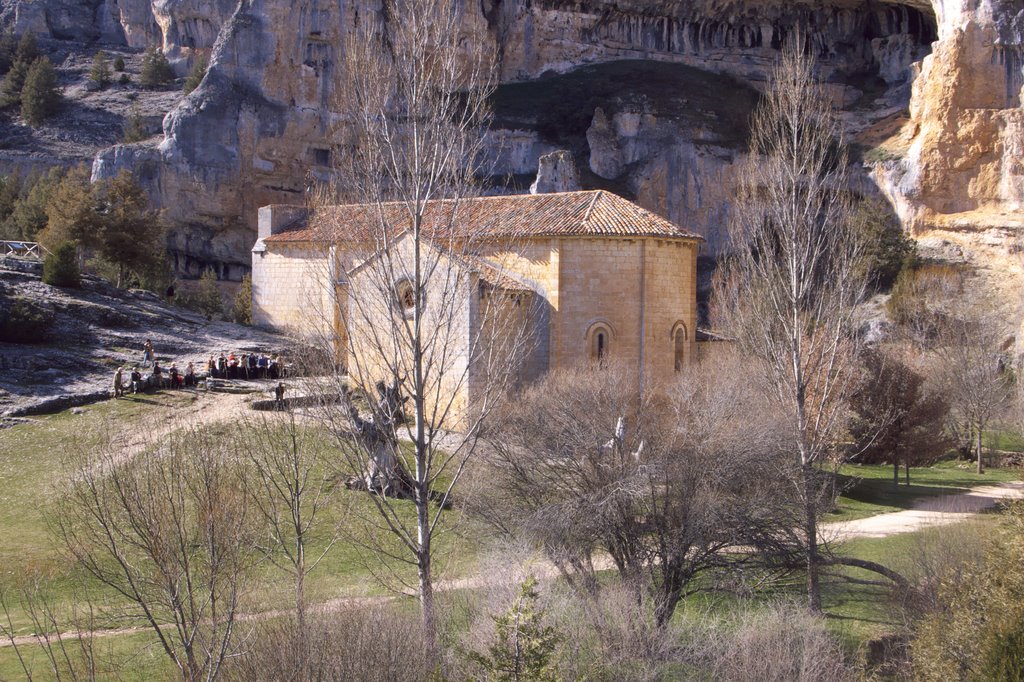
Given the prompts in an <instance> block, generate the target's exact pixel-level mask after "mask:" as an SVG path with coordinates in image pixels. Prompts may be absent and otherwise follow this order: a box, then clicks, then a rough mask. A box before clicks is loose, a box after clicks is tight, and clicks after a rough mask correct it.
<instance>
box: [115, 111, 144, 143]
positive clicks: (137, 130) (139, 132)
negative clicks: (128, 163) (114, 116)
mask: <svg viewBox="0 0 1024 682" xmlns="http://www.w3.org/2000/svg"><path fill="white" fill-rule="evenodd" d="M147 137H148V135H146V126H145V125H144V124H143V122H142V114H141V113H140V112H139V105H138V104H137V103H135V102H133V103H132V109H131V112H130V113H129V114H128V118H127V119H126V120H125V123H124V132H123V133H122V134H121V142H124V143H125V144H131V143H133V142H141V141H142V140H145V139H146V138H147Z"/></svg>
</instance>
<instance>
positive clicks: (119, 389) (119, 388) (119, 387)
mask: <svg viewBox="0 0 1024 682" xmlns="http://www.w3.org/2000/svg"><path fill="white" fill-rule="evenodd" d="M121 369H122V368H120V367H118V368H117V371H116V372H114V398H120V397H121V396H123V395H124V385H123V384H122V383H121V379H122V374H121Z"/></svg>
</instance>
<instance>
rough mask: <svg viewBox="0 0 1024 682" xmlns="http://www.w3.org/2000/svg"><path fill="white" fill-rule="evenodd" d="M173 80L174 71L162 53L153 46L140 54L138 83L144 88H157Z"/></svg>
mask: <svg viewBox="0 0 1024 682" xmlns="http://www.w3.org/2000/svg"><path fill="white" fill-rule="evenodd" d="M172 80H174V71H173V70H172V69H171V63H170V62H168V61H167V57H165V56H164V53H163V52H161V51H160V50H158V49H156V48H155V47H151V48H149V49H148V50H146V54H144V55H143V56H142V69H141V70H140V71H139V85H141V86H142V87H144V88H157V87H160V86H161V85H166V84H167V83H170V82H171V81H172Z"/></svg>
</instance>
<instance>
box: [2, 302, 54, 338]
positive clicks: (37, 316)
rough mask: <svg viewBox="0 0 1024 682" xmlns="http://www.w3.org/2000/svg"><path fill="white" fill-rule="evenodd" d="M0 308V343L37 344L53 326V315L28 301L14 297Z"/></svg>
mask: <svg viewBox="0 0 1024 682" xmlns="http://www.w3.org/2000/svg"><path fill="white" fill-rule="evenodd" d="M5 303H6V306H5V307H3V308H0V341H7V342H8V343H38V342H40V341H42V340H44V339H45V338H46V336H47V334H48V333H49V331H50V326H51V325H52V324H53V313H51V312H50V311H49V310H48V309H47V308H45V307H43V306H41V305H39V304H38V303H36V302H35V301H32V300H30V299H27V298H24V297H21V296H16V297H14V298H13V299H9V300H8V301H5Z"/></svg>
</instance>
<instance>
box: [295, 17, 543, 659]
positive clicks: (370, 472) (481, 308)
mask: <svg viewBox="0 0 1024 682" xmlns="http://www.w3.org/2000/svg"><path fill="white" fill-rule="evenodd" d="M463 7H464V6H463V4H462V3H460V2H456V1H455V0H441V1H440V2H435V1H433V0H385V2H384V3H383V8H382V11H381V12H380V13H379V14H376V15H370V16H365V17H363V20H362V22H361V24H360V27H359V29H358V30H357V32H356V35H354V36H352V37H351V40H350V42H349V45H348V46H347V48H346V62H345V64H344V70H345V71H344V74H343V78H342V81H343V87H342V89H341V92H340V95H339V103H340V104H339V110H340V111H341V112H342V114H341V121H342V123H341V126H340V128H339V131H338V133H337V136H336V139H337V143H338V144H337V146H338V148H339V151H340V153H339V154H337V155H336V156H337V159H338V168H337V169H336V170H337V173H336V175H337V177H338V179H339V183H338V185H337V186H336V187H334V188H333V189H334V191H332V192H326V193H324V195H323V196H328V197H329V198H330V200H331V201H343V202H349V203H352V202H355V203H356V204H357V206H356V207H355V208H352V210H349V211H347V212H345V214H344V216H343V217H341V218H338V214H337V212H335V211H333V210H332V209H331V208H330V207H326V206H318V207H315V208H314V210H313V211H312V213H313V218H312V219H313V220H315V221H318V223H319V224H320V225H323V226H325V227H326V228H328V229H334V230H335V233H336V234H338V235H342V236H340V237H339V239H338V244H337V246H336V247H335V250H334V252H333V260H332V262H331V272H329V273H326V274H327V276H328V278H329V279H328V280H327V281H328V283H329V284H328V286H330V287H331V289H332V290H333V289H334V287H335V286H336V285H337V287H338V290H339V293H338V297H339V302H338V309H339V317H340V318H341V319H340V323H339V324H334V323H332V322H331V321H330V320H328V324H326V325H324V326H325V328H328V329H331V330H332V331H334V332H336V333H337V334H338V336H337V337H335V338H334V339H332V340H331V341H332V342H334V343H337V344H338V345H339V346H340V351H341V352H340V353H339V355H341V356H343V357H342V364H343V365H344V370H345V371H346V372H347V377H342V376H341V375H338V376H336V377H335V383H333V385H331V386H329V387H327V386H325V385H324V384H323V383H322V382H321V383H320V384H319V385H318V387H317V388H316V389H315V390H318V391H321V392H323V391H326V392H328V393H331V394H338V395H341V396H349V397H350V398H351V397H352V394H350V393H349V392H348V389H349V388H350V387H351V388H353V389H355V395H358V394H359V393H360V392H361V393H364V394H368V395H370V396H373V392H374V389H373V387H374V386H379V387H380V391H381V393H382V395H381V399H380V400H377V398H376V397H371V398H370V399H369V400H368V403H367V404H362V403H360V402H359V401H358V399H355V398H353V399H351V400H349V401H347V404H344V405H342V407H341V409H338V408H337V407H336V406H327V407H324V409H322V410H321V411H320V416H321V418H322V419H323V420H324V421H325V423H326V424H328V425H329V427H330V428H331V430H332V432H333V433H334V434H335V435H336V436H337V442H338V445H339V447H340V449H341V451H342V454H343V456H344V460H345V462H346V464H347V466H348V468H349V469H350V471H351V473H352V475H353V477H354V478H355V479H357V480H358V481H362V484H361V485H362V486H363V487H365V488H368V489H370V490H371V491H372V492H373V493H374V494H373V495H372V496H371V497H372V499H373V503H374V513H373V514H372V515H371V516H368V517H366V518H364V521H365V528H366V529H367V530H368V531H369V532H368V533H367V534H366V535H365V537H366V538H367V539H368V540H369V541H368V543H367V544H368V546H369V547H370V548H371V549H373V551H374V553H375V556H376V557H378V558H379V559H381V560H383V561H384V562H385V563H393V562H399V563H404V564H408V565H411V566H413V567H415V570H416V573H417V580H416V585H415V589H416V591H417V593H418V595H419V599H420V604H421V611H422V617H423V622H424V630H425V631H426V633H427V639H428V646H431V647H433V636H434V630H435V628H434V596H433V593H434V587H433V585H434V575H433V573H434V563H433V560H432V557H433V553H434V543H435V537H436V535H437V534H438V533H439V532H440V531H441V529H442V520H443V514H442V510H443V509H444V508H446V507H448V506H449V505H450V502H451V497H452V494H453V491H454V490H455V488H456V486H457V485H458V483H459V480H460V478H461V477H462V473H463V471H464V469H465V466H466V463H467V461H468V460H469V458H470V457H471V456H472V454H473V452H474V450H475V445H476V441H477V438H478V436H479V433H480V430H481V428H482V425H483V423H484V420H485V418H486V416H487V414H488V413H489V412H490V411H491V410H492V409H493V406H494V404H495V402H496V401H497V400H498V399H499V398H500V396H501V395H502V393H503V387H504V386H506V385H507V383H508V382H509V381H511V380H513V378H514V376H513V375H514V368H515V366H516V362H517V358H518V357H519V356H520V355H521V352H520V351H521V349H522V345H523V341H522V340H523V339H524V335H523V334H522V333H520V332H518V331H517V328H519V327H520V326H521V325H522V324H523V323H524V320H525V319H526V318H525V311H526V309H527V308H528V307H529V304H528V302H527V303H526V304H525V305H524V302H525V301H524V297H527V298H528V294H524V292H522V291H515V290H514V289H515V287H509V286H507V284H508V283H507V282H505V281H504V278H503V276H502V273H501V267H500V259H498V258H496V255H497V254H499V253H500V252H501V245H500V244H498V243H497V242H496V240H495V235H496V234H500V233H501V230H500V229H495V230H489V231H488V233H487V234H474V233H473V231H472V230H468V229H467V228H465V225H468V224H475V223H474V221H473V220H472V218H473V215H472V213H471V212H472V211H473V210H474V209H473V204H472V203H471V202H467V201H466V199H468V198H470V197H473V196H474V195H475V193H476V192H477V188H476V185H477V178H478V177H479V176H480V175H482V174H483V173H482V171H481V167H482V163H483V158H484V157H483V156H482V152H483V137H482V135H483V132H484V129H485V127H486V124H487V121H488V118H489V109H488V97H489V94H490V93H491V91H492V84H493V79H492V64H491V63H490V61H489V59H488V58H487V57H486V56H485V55H483V54H481V53H479V52H476V51H473V50H472V49H471V48H470V47H469V45H470V43H468V42H467V41H465V40H463V37H464V36H462V33H461V31H462V16H461V13H462V11H463ZM323 196H322V197H321V198H323ZM350 208H351V207H350ZM339 220H340V222H342V223H344V224H340V225H339V224H335V223H332V221H335V222H337V221H339ZM399 395H401V396H403V398H404V399H405V400H407V405H406V409H405V411H406V412H408V415H403V414H402V412H403V410H402V409H400V408H401V406H402V404H403V398H399ZM343 402H344V401H343ZM359 407H362V408H363V413H362V414H361V413H360V410H359V409H358V408H359ZM367 411H368V412H369V416H368V417H367V416H364V415H365V413H366V412H367ZM405 416H407V418H404V417H405ZM404 442H408V443H410V444H411V445H409V446H408V447H406V446H405V445H404V444H403V443H404ZM402 498H407V499H411V501H412V506H413V514H412V515H410V514H409V513H408V509H409V507H408V503H407V502H405V501H403V499H402ZM396 576H398V573H397V572H396V573H395V574H394V576H393V577H396Z"/></svg>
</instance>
